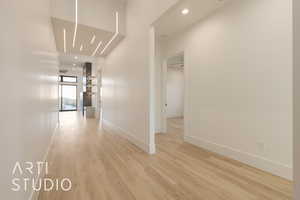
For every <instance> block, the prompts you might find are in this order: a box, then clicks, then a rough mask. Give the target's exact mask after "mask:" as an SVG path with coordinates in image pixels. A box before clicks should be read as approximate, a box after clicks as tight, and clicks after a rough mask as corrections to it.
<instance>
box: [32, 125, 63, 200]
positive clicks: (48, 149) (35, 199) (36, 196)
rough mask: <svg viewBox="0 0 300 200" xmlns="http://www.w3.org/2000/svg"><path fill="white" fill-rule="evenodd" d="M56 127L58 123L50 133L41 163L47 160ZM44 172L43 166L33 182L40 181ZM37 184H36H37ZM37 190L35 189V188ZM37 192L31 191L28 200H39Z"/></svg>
mask: <svg viewBox="0 0 300 200" xmlns="http://www.w3.org/2000/svg"><path fill="white" fill-rule="evenodd" d="M58 126H59V123H57V124H56V127H55V129H54V131H53V133H52V136H51V139H50V143H49V145H48V148H47V150H46V153H45V155H44V157H43V162H44V163H46V162H47V158H48V154H49V151H50V149H51V147H52V145H53V141H54V136H55V135H56V132H57V129H58ZM45 173H46V171H45V170H44V165H43V168H42V169H41V173H40V174H38V175H37V177H36V179H35V180H39V179H42V178H43V177H44V176H45V175H46V174H45ZM37 183H38V182H37ZM36 188H37V187H36ZM39 194H40V193H39V191H35V190H32V192H31V195H30V197H29V200H38V198H39Z"/></svg>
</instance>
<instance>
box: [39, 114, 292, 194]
mask: <svg viewBox="0 0 300 200" xmlns="http://www.w3.org/2000/svg"><path fill="white" fill-rule="evenodd" d="M61 120H62V124H61V127H60V132H59V134H58V135H57V136H56V138H55V142H54V146H53V148H52V150H51V152H50V155H49V162H50V163H49V165H50V166H49V168H50V169H49V171H50V174H49V175H48V177H50V178H64V177H69V178H70V179H71V180H72V182H73V189H72V190H71V191H70V192H62V191H58V192H55V191H52V192H42V193H41V194H40V197H39V200H131V199H132V200H133V199H135V200H163V199H164V200H175V199H176V200H178V199H182V200H263V199H266V200H285V199H292V197H291V196H292V183H291V182H289V181H287V180H284V179H281V178H279V177H276V176H273V175H271V174H268V173H265V172H262V171H260V170H257V169H254V168H252V167H249V166H247V165H244V164H241V163H239V162H237V161H233V160H231V159H227V158H224V157H222V156H219V155H216V154H214V153H211V152H208V151H205V150H203V149H200V148H198V147H195V146H193V145H190V144H188V143H185V142H183V139H182V127H183V122H182V119H170V120H169V121H168V133H167V134H158V135H157V137H156V142H157V147H158V153H157V154H155V155H152V156H151V155H148V154H146V153H144V152H142V151H141V150H140V149H138V148H137V147H136V146H134V145H132V144H131V143H129V142H128V141H126V140H124V139H123V138H121V137H120V136H118V135H115V134H111V133H107V132H104V131H103V130H101V128H100V127H99V124H98V123H97V122H96V120H92V119H91V120H90V119H89V120H82V119H81V118H80V117H78V116H77V115H76V114H74V113H63V114H62V116H61Z"/></svg>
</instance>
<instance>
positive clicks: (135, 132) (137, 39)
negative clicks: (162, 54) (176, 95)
mask: <svg viewBox="0 0 300 200" xmlns="http://www.w3.org/2000/svg"><path fill="white" fill-rule="evenodd" d="M175 2H176V0H164V1H161V0H153V1H149V0H130V1H128V3H127V10H126V13H127V16H126V29H127V35H126V38H125V39H124V40H123V41H122V42H121V43H120V44H119V45H118V46H117V48H116V49H114V50H113V52H112V53H111V54H110V55H109V56H108V57H107V59H106V66H105V68H104V70H103V119H104V122H109V123H110V125H113V126H114V127H118V130H122V132H123V133H127V136H129V139H130V140H131V141H133V142H135V143H136V144H138V145H140V146H141V147H142V148H143V149H145V150H147V149H148V148H149V147H148V144H149V138H148V136H149V126H150V125H149V89H150V84H149V83H150V80H149V60H150V58H149V53H150V52H149V51H150V46H149V31H150V24H151V23H152V22H153V21H154V20H155V19H156V18H157V17H158V16H160V14H161V13H162V12H163V11H164V10H166V9H167V8H168V7H169V6H171V5H172V4H173V3H175ZM106 124H108V123H106Z"/></svg>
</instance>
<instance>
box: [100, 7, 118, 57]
mask: <svg viewBox="0 0 300 200" xmlns="http://www.w3.org/2000/svg"><path fill="white" fill-rule="evenodd" d="M118 35H119V13H118V12H116V33H115V34H114V35H113V36H112V38H111V40H110V41H109V42H108V43H107V44H106V45H105V47H104V48H103V50H102V51H101V55H103V54H104V52H105V50H106V49H107V48H108V47H109V45H110V44H111V43H112V42H113V41H114V40H115V39H116V37H117V36H118Z"/></svg>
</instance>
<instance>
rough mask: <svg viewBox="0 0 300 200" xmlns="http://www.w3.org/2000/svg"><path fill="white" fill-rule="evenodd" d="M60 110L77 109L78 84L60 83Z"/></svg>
mask: <svg viewBox="0 0 300 200" xmlns="http://www.w3.org/2000/svg"><path fill="white" fill-rule="evenodd" d="M59 95H60V97H59V101H60V102H59V111H61V112H62V111H77V85H71V84H60V85H59Z"/></svg>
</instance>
